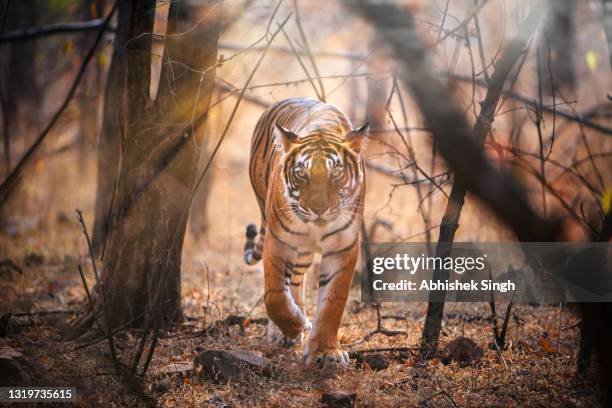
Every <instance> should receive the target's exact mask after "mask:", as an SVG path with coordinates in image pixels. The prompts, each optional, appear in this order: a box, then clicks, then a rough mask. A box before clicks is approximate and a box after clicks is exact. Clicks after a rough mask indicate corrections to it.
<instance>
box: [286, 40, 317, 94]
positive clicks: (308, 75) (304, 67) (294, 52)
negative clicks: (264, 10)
mask: <svg viewBox="0 0 612 408" xmlns="http://www.w3.org/2000/svg"><path fill="white" fill-rule="evenodd" d="M281 32H282V33H283V35H284V36H285V39H286V40H287V43H288V44H289V46H290V47H291V50H293V54H294V55H295V58H296V59H297V60H298V62H299V64H300V66H301V67H302V70H304V73H305V74H306V77H307V78H308V81H309V82H310V84H311V85H312V89H313V90H314V92H315V95H317V99H318V100H320V101H322V102H323V101H324V96H323V95H322V94H320V93H319V90H318V89H317V86H316V85H315V83H314V81H313V80H312V77H311V76H310V72H308V68H306V65H304V62H303V61H302V59H301V58H300V54H298V52H297V50H296V49H295V47H294V46H293V42H292V41H291V38H289V36H288V35H287V33H286V32H285V30H281ZM318 75H319V74H317V76H318ZM319 83H321V78H319Z"/></svg>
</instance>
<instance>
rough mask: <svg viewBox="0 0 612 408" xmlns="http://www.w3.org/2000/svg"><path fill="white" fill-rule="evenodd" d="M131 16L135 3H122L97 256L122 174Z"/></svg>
mask: <svg viewBox="0 0 612 408" xmlns="http://www.w3.org/2000/svg"><path fill="white" fill-rule="evenodd" d="M131 14H132V3H131V2H129V1H122V2H121V3H120V4H119V10H118V18H117V31H116V33H115V44H114V48H113V56H112V59H111V64H110V67H109V70H108V79H107V80H106V81H107V82H106V91H105V95H104V107H103V113H102V128H101V131H100V137H99V138H98V179H97V187H96V206H95V218H94V226H93V245H94V249H95V250H96V252H97V253H99V252H100V251H101V249H102V248H103V247H104V243H105V242H106V237H107V235H108V223H109V220H110V214H111V205H112V199H113V195H114V189H115V181H116V179H117V174H118V172H119V159H120V157H121V135H122V128H123V127H122V115H121V112H122V108H123V105H124V103H123V95H124V89H125V76H126V69H127V62H126V59H125V52H124V51H125V50H124V47H125V42H126V40H127V38H128V28H129V24H130V18H131Z"/></svg>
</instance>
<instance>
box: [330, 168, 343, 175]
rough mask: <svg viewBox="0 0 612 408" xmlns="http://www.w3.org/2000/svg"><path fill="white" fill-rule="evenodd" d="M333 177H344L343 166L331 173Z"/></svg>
mask: <svg viewBox="0 0 612 408" xmlns="http://www.w3.org/2000/svg"><path fill="white" fill-rule="evenodd" d="M331 175H332V177H340V175H342V167H341V166H337V167H334V168H333V169H332V171H331Z"/></svg>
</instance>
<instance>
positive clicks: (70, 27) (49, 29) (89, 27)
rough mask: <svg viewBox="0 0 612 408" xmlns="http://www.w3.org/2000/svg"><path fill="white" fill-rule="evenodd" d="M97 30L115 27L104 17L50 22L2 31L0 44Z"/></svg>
mask: <svg viewBox="0 0 612 408" xmlns="http://www.w3.org/2000/svg"><path fill="white" fill-rule="evenodd" d="M96 30H102V31H103V32H104V31H113V30H114V27H111V26H110V25H109V24H107V23H106V19H104V18H98V19H95V20H89V21H79V22H73V23H56V24H49V25H44V26H40V27H31V28H23V29H20V30H15V31H8V32H6V33H2V34H0V44H8V43H12V42H22V41H29V40H36V39H38V38H40V37H47V36H51V35H56V34H72V33H84V32H88V31H96Z"/></svg>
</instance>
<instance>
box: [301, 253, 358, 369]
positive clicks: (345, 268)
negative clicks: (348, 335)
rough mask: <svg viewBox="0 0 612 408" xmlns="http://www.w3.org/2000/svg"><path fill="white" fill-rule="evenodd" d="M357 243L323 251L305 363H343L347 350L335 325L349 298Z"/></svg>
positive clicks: (346, 357) (319, 364) (305, 350)
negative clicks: (315, 307)
mask: <svg viewBox="0 0 612 408" xmlns="http://www.w3.org/2000/svg"><path fill="white" fill-rule="evenodd" d="M358 251H359V245H357V241H355V242H354V243H353V244H352V245H351V246H349V247H347V248H345V249H342V250H339V251H331V252H329V253H326V254H323V256H322V259H321V275H320V277H319V294H318V302H317V316H316V318H315V320H314V323H313V326H312V331H311V332H310V337H309V339H308V342H307V343H306V348H305V349H304V361H305V363H306V365H312V364H315V363H316V364H317V365H318V366H319V367H321V368H325V367H326V366H328V365H331V364H336V363H337V364H340V365H346V364H348V362H349V357H348V353H347V352H346V351H342V350H340V344H339V343H338V329H339V328H340V323H341V321H342V314H343V312H344V306H345V305H346V300H347V299H348V295H349V291H350V289H351V282H352V280H353V273H354V271H355V264H356V262H357V255H358Z"/></svg>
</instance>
